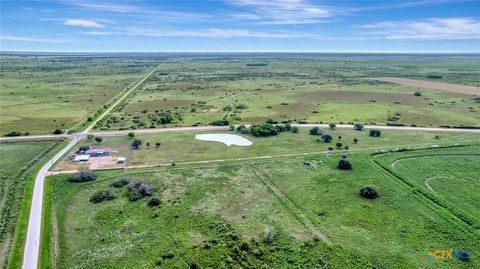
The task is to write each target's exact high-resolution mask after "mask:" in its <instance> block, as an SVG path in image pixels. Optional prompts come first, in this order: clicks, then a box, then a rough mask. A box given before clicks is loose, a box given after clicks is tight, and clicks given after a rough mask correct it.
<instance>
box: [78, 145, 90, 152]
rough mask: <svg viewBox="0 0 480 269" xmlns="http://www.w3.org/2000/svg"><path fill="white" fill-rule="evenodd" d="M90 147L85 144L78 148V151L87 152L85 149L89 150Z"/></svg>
mask: <svg viewBox="0 0 480 269" xmlns="http://www.w3.org/2000/svg"><path fill="white" fill-rule="evenodd" d="M89 149H90V146H86V145H84V146H80V147H79V148H78V151H77V152H78V153H85V151H87V150H89Z"/></svg>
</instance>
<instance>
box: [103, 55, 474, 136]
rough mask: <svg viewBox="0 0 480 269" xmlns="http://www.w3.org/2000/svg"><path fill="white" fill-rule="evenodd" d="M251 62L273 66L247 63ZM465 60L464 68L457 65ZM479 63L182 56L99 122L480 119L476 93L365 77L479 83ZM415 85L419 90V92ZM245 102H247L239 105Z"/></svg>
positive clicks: (114, 125) (431, 122)
mask: <svg viewBox="0 0 480 269" xmlns="http://www.w3.org/2000/svg"><path fill="white" fill-rule="evenodd" d="M251 62H265V63H267V64H268V66H256V67H252V66H246V65H247V64H248V63H251ZM461 63H463V64H464V65H465V68H466V69H465V70H464V71H462V70H461V69H459V66H460V64H461ZM479 68H480V66H478V63H476V62H474V61H473V59H466V58H448V57H446V58H442V59H433V58H428V57H427V58H421V57H418V58H415V57H411V58H410V57H406V56H405V57H394V58H389V57H384V58H382V57H379V58H370V57H366V56H364V57H358V58H342V57H337V58H335V57H333V56H332V57H326V56H324V57H319V56H310V57H303V58H302V57H301V56H297V57H291V58H282V57H278V58H264V59H254V58H248V57H244V58H235V59H215V60H208V59H195V58H194V59H184V58H181V59H179V60H177V61H166V62H164V63H162V68H161V69H160V70H159V71H158V73H157V74H156V75H154V76H153V77H152V78H151V79H150V80H149V82H148V83H146V84H145V85H144V87H143V88H142V89H141V90H139V91H137V92H136V94H135V95H133V96H132V97H131V99H130V100H129V101H128V102H127V104H126V106H125V107H121V108H119V109H117V110H116V111H114V112H113V113H112V114H111V115H110V116H111V117H110V120H109V119H106V120H105V121H103V122H102V123H101V124H99V126H98V128H101V129H129V128H148V127H150V126H156V127H158V126H159V125H158V124H157V123H155V122H154V120H152V119H155V117H156V116H158V114H159V113H162V111H169V112H170V113H172V114H174V115H176V116H177V117H176V118H175V121H174V122H173V123H172V124H171V125H176V126H180V125H181V126H190V125H195V124H200V125H206V124H208V123H210V122H212V121H214V120H218V119H222V118H224V117H225V118H227V119H229V120H230V121H232V122H235V123H242V122H243V123H255V122H263V121H265V120H267V119H268V118H272V119H274V120H276V121H278V122H282V121H307V122H310V123H314V122H337V123H338V122H345V123H347V122H362V123H376V124H387V123H390V124H404V125H412V124H415V125H419V126H438V125H461V124H463V125H478V122H479V121H480V113H479V109H480V108H479V104H478V103H475V102H474V100H473V99H472V98H473V96H472V95H469V94H460V93H451V92H444V91H440V90H429V89H419V88H417V87H410V86H401V85H395V84H390V83H383V82H373V81H368V80H365V78H366V77H370V76H373V75H382V76H387V75H388V76H400V77H409V78H419V79H423V80H428V79H429V78H428V77H427V76H428V74H440V75H441V76H442V79H439V81H447V82H452V83H460V84H465V85H476V84H478V81H476V82H474V79H473V77H474V76H478V72H479V71H478V70H480V69H479ZM452 70H456V71H452ZM475 70H477V71H475ZM462 78H463V79H462ZM416 91H420V92H421V93H422V96H420V97H418V96H414V95H413V93H414V92H416ZM240 104H245V105H246V106H247V108H242V109H238V108H236V107H237V106H238V105H240Z"/></svg>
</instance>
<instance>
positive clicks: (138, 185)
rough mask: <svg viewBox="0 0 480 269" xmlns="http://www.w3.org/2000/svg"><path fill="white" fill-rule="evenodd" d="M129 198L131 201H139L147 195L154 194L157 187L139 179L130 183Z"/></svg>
mask: <svg viewBox="0 0 480 269" xmlns="http://www.w3.org/2000/svg"><path fill="white" fill-rule="evenodd" d="M127 188H128V199H129V200H130V201H137V200H140V199H142V198H143V197H145V196H152V194H153V193H154V192H155V187H154V186H153V185H152V184H151V183H148V182H145V181H143V180H138V181H135V182H132V183H130V184H128V186H127Z"/></svg>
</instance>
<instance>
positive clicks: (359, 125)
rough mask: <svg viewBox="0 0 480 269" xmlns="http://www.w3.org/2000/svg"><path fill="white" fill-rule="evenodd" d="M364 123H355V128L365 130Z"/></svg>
mask: <svg viewBox="0 0 480 269" xmlns="http://www.w3.org/2000/svg"><path fill="white" fill-rule="evenodd" d="M363 127H364V126H363V124H360V123H355V124H354V125H353V129H355V130H357V131H362V130H363Z"/></svg>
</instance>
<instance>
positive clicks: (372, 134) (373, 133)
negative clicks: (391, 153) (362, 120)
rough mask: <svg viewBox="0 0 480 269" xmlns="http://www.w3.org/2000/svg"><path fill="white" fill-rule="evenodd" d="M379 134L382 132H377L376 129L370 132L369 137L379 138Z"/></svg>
mask: <svg viewBox="0 0 480 269" xmlns="http://www.w3.org/2000/svg"><path fill="white" fill-rule="evenodd" d="M381 134H382V131H380V130H377V129H371V130H370V136H372V137H380V135H381Z"/></svg>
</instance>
